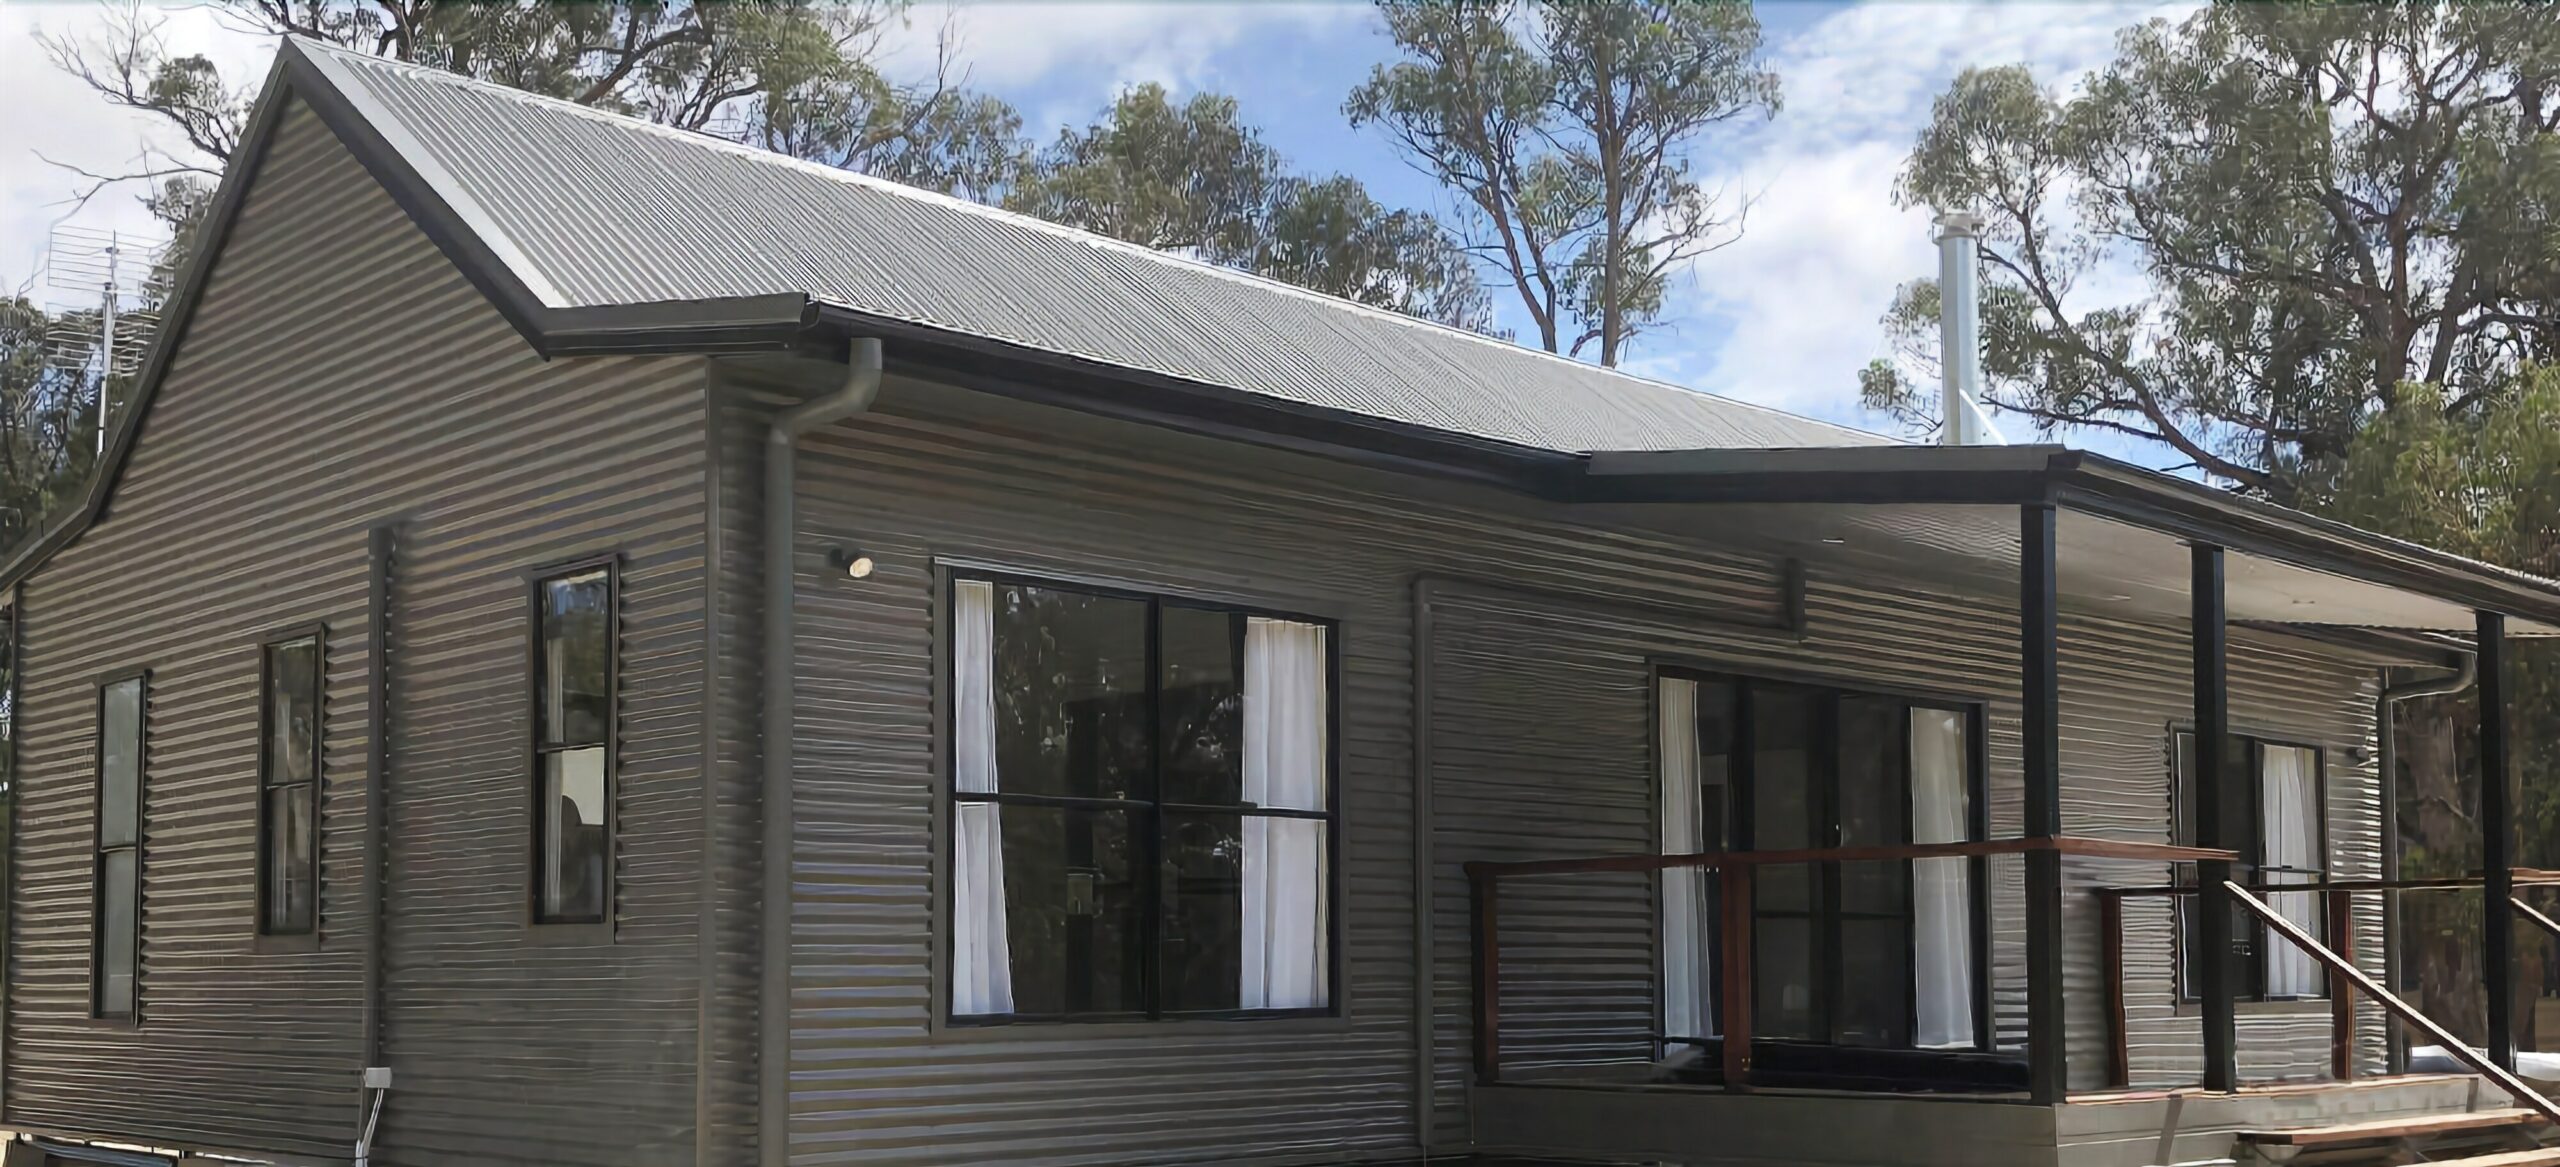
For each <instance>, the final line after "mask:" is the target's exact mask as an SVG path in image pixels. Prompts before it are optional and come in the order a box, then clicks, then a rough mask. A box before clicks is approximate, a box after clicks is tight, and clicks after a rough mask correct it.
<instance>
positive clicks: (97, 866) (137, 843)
mask: <svg viewBox="0 0 2560 1167" xmlns="http://www.w3.org/2000/svg"><path fill="white" fill-rule="evenodd" d="M127 684H130V685H133V686H134V687H135V691H134V719H133V739H134V740H133V838H132V839H131V840H130V841H124V842H117V843H109V842H108V841H107V837H106V829H107V749H106V747H107V694H108V692H109V690H112V689H115V688H117V687H119V686H122V685H127ZM91 697H92V700H91V705H90V710H91V713H92V714H93V715H94V717H95V726H94V729H93V731H92V733H91V745H92V747H93V749H94V751H95V752H94V754H93V755H92V758H91V766H90V781H91V785H90V806H91V808H92V813H91V815H90V816H89V844H90V846H89V1016H90V1018H91V1019H92V1020H96V1021H104V1022H110V1023H115V1024H122V1025H129V1026H138V1025H140V1024H141V1023H142V979H143V978H142V966H143V959H142V957H143V953H142V902H143V894H142V884H143V878H144V869H145V868H146V867H147V866H148V858H149V857H148V852H147V848H146V841H147V840H146V836H147V834H148V832H147V830H146V829H145V828H146V826H147V824H146V822H145V816H144V812H145V810H146V808H147V807H148V806H149V803H150V799H149V797H148V796H147V793H146V792H147V790H148V788H149V786H150V774H151V670H150V669H149V668H134V669H124V670H120V671H117V672H113V673H109V674H107V675H105V676H102V677H100V678H98V681H97V684H96V687H95V688H94V689H93V690H92V693H91ZM118 852H131V853H132V855H133V883H132V887H131V889H130V894H131V896H132V902H131V903H129V904H127V905H126V915H125V919H126V920H127V921H128V922H129V925H130V927H131V928H132V931H133V941H132V950H133V974H132V977H133V987H132V990H131V994H130V997H131V999H130V1000H129V1001H128V1002H127V1003H126V1006H125V1008H124V1009H123V1011H121V1012H117V1011H111V1010H109V1009H108V1008H107V857H108V856H109V855H110V854H114V853H118Z"/></svg>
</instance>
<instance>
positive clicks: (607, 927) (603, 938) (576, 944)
mask: <svg viewBox="0 0 2560 1167" xmlns="http://www.w3.org/2000/svg"><path fill="white" fill-rule="evenodd" d="M524 938H525V943H527V944H533V945H538V946H541V947H544V948H611V947H613V943H614V937H613V923H612V921H609V920H608V921H603V922H600V923H593V924H545V923H542V922H541V921H539V920H535V921H529V922H527V923H526V924H525V928H524Z"/></svg>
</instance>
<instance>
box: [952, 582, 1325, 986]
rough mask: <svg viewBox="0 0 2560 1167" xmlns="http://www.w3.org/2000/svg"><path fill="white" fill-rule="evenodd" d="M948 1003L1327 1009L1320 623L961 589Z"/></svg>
mask: <svg viewBox="0 0 2560 1167" xmlns="http://www.w3.org/2000/svg"><path fill="white" fill-rule="evenodd" d="M950 611H951V617H952V636H951V646H952V660H951V685H952V700H951V710H952V728H951V732H952V741H951V749H952V752H951V757H952V765H953V773H952V798H953V814H952V824H953V831H952V878H951V894H952V910H951V923H952V938H951V1012H952V1014H953V1015H954V1016H957V1017H977V1018H990V1017H1011V1018H1017V1019H1027V1018H1070V1017H1093V1016H1136V1017H1152V1016H1164V1015H1195V1016H1196V1015H1204V1014H1227V1013H1246V1012H1274V1011H1306V1010H1317V1009H1324V1008H1328V1007H1329V1005H1330V1002H1331V999H1332V998H1331V992H1332V983H1331V980H1332V971H1331V969H1332V951H1333V947H1332V946H1333V932H1332V929H1333V909H1332V903H1331V894H1332V882H1331V855H1332V853H1333V850H1334V829H1335V818H1334V813H1333V791H1332V781H1333V771H1332V765H1333V763H1332V733H1333V723H1332V695H1331V687H1332V672H1333V656H1332V652H1333V649H1332V643H1331V640H1332V629H1331V628H1329V627H1328V626H1326V625H1324V624H1321V623H1317V622H1314V621H1308V620H1298V619H1289V618H1285V617H1280V616H1272V615H1263V614H1259V613H1253V612H1247V611H1243V610H1239V609H1230V608H1221V607H1212V606H1208V605H1203V604H1195V603H1190V602H1187V601H1177V600H1169V599H1158V598H1155V597H1151V596H1142V595H1126V594H1120V593H1107V592H1101V591H1095V590H1090V589H1079V588H1068V587H1059V586H1055V585H1050V584H1045V583H1032V582H1025V581H1007V580H994V579H961V580H955V581H953V584H952V590H951V607H950Z"/></svg>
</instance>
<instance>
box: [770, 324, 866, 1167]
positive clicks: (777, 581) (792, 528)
mask: <svg viewBox="0 0 2560 1167" xmlns="http://www.w3.org/2000/svg"><path fill="white" fill-rule="evenodd" d="M845 366H846V367H845V375H844V384H843V385H841V386H838V387H837V388H835V389H834V390H831V391H829V392H827V393H825V394H823V395H821V396H818V397H814V398H811V399H810V400H807V401H804V402H801V403H800V404H798V405H794V406H792V407H791V408H789V409H786V410H783V411H782V412H781V413H780V414H779V415H777V416H775V418H774V419H773V428H772V429H770V430H768V431H766V433H765V445H764V784H763V789H764V854H763V862H762V867H763V869H764V903H763V907H764V927H763V932H762V936H763V944H764V948H763V960H762V961H761V962H760V963H761V968H760V969H759V972H760V977H759V980H758V982H757V986H756V990H757V991H756V1161H757V1163H758V1164H760V1165H761V1167H787V1164H789V1162H790V1160H791V1147H790V1141H791V885H792V846H791V834H792V807H791V799H792V789H791V734H792V716H793V712H794V710H793V708H792V680H793V674H794V669H793V664H794V662H793V659H792V658H793V653H792V650H793V647H794V643H795V641H796V639H797V637H798V633H799V629H798V623H797V621H796V620H795V618H794V611H793V608H794V604H795V603H796V601H797V599H798V589H797V588H796V587H794V586H793V585H794V581H793V578H792V555H791V551H792V544H793V541H794V538H795V536H796V534H797V531H798V527H799V508H798V506H797V505H796V504H797V502H798V498H797V492H798V485H799V478H800V473H799V471H800V465H799V464H800V439H801V438H802V437H803V436H804V435H806V434H808V433H809V431H811V430H814V429H817V428H818V427H820V426H824V425H828V424H831V423H834V422H838V421H842V420H844V419H845V418H848V417H851V416H853V415H855V414H857V413H861V412H862V411H864V410H866V409H869V408H871V403H872V402H873V401H875V400H878V398H879V396H880V342H879V341H878V340H876V339H871V338H862V339H857V340H855V341H854V342H853V347H852V351H851V352H849V353H847V354H846V358H845Z"/></svg>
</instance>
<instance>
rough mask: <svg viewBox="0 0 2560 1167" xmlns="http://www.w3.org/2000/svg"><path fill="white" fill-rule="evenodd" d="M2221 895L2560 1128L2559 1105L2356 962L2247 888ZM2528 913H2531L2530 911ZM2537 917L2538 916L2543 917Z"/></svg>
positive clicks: (2229, 887) (2232, 886)
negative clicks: (2286, 916) (2423, 1011)
mask: <svg viewBox="0 0 2560 1167" xmlns="http://www.w3.org/2000/svg"><path fill="white" fill-rule="evenodd" d="M2222 890H2224V891H2226V892H2229V893H2230V895H2231V899H2232V902H2234V903H2237V904H2239V905H2240V906H2241V907H2242V908H2243V909H2245V910H2246V911H2248V913H2249V914H2250V915H2253V916H2256V917H2257V918H2258V920H2259V922H2260V923H2263V924H2265V925H2266V926H2267V929H2268V930H2269V931H2271V932H2274V933H2275V934H2276V935H2279V936H2282V937H2284V938H2285V939H2286V940H2287V941H2289V942H2291V943H2292V944H2293V946H2294V947H2296V948H2299V949H2301V950H2302V951H2303V952H2305V953H2307V954H2309V955H2310V957H2311V959H2313V960H2316V961H2319V962H2320V963H2321V964H2322V965H2324V966H2326V967H2327V968H2328V970H2329V973H2330V975H2331V976H2332V977H2334V978H2336V979H2338V980H2343V981H2344V982H2346V983H2347V984H2350V985H2353V986H2355V987H2356V988H2358V989H2361V990H2363V991H2364V994H2365V996H2368V997H2371V998H2373V999H2374V1001H2375V1002H2376V1003H2378V1004H2380V1005H2381V1006H2382V1007H2383V1008H2384V1009H2385V1010H2387V1011H2389V1012H2390V1013H2391V1014H2392V1015H2393V1016H2395V1017H2398V1018H2399V1019H2400V1020H2402V1021H2404V1022H2407V1023H2408V1024H2409V1026H2410V1027H2411V1028H2413V1029H2416V1030H2417V1031H2418V1032H2420V1033H2424V1034H2426V1035H2427V1036H2428V1037H2431V1038H2434V1039H2435V1041H2436V1044H2437V1045H2439V1046H2442V1047H2443V1048H2444V1051H2445V1053H2446V1054H2447V1055H2449V1056H2451V1057H2452V1058H2453V1060H2455V1061H2458V1062H2461V1063H2462V1064H2463V1065H2465V1066H2468V1067H2470V1068H2471V1070H2472V1072H2473V1073H2476V1074H2478V1075H2480V1076H2481V1077H2483V1078H2487V1079H2488V1080H2490V1081H2491V1082H2494V1083H2496V1084H2497V1086H2498V1088H2499V1089H2501V1090H2504V1091H2506V1092H2507V1093H2508V1094H2509V1095H2512V1096H2513V1097H2514V1098H2515V1100H2516V1101H2518V1102H2520V1103H2523V1104H2524V1105H2525V1106H2526V1107H2528V1108H2530V1109H2532V1110H2533V1111H2534V1112H2535V1113H2537V1114H2540V1115H2541V1116H2542V1117H2544V1118H2546V1119H2549V1120H2550V1121H2552V1122H2554V1123H2560V1104H2555V1103H2553V1102H2552V1101H2551V1100H2550V1099H2548V1098H2545V1097H2543V1096H2542V1094H2541V1092H2539V1091H2537V1090H2535V1089H2534V1088H2533V1087H2531V1086H2528V1085H2526V1084H2525V1082H2524V1079H2522V1078H2518V1077H2516V1076H2515V1075H2514V1074H2513V1073H2511V1072H2509V1071H2508V1070H2507V1068H2506V1067H2504V1066H2501V1065H2499V1064H2498V1063H2496V1062H2494V1061H2491V1060H2490V1059H2489V1057H2488V1055H2486V1054H2483V1053H2481V1052H2480V1051H2479V1050H2476V1049H2473V1048H2471V1046H2470V1044H2469V1043H2467V1042H2464V1041H2462V1040H2461V1039H2460V1038H2457V1037H2455V1036H2454V1035H2453V1033H2452V1032H2451V1031H2450V1030H2447V1029H2446V1028H2445V1027H2444V1026H2441V1025H2438V1024H2436V1022H2435V1020H2434V1019H2433V1018H2431V1017H2428V1016H2427V1015H2426V1014H2424V1013H2420V1012H2418V1010H2417V1009H2416V1008H2415V1007H2414V1006H2411V1005H2410V1004H2409V1003H2408V1002H2406V1001H2403V1000H2401V999H2400V998H2399V997H2397V996H2394V995H2392V992H2391V990H2389V989H2386V988H2384V987H2382V983H2381V982H2380V981H2376V980H2374V979H2373V978H2372V977H2371V976H2369V975H2367V974H2366V973H2365V971H2364V970H2363V969H2360V968H2357V967H2356V966H2355V962H2354V961H2351V960H2348V959H2347V958H2345V957H2343V956H2340V955H2338V954H2337V953H2335V952H2332V951H2330V950H2329V947H2328V946H2327V945H2324V944H2322V943H2320V942H2319V941H2318V940H2315V939H2313V938H2312V936H2311V934H2310V933H2308V932H2305V931H2303V930H2302V926H2301V925H2299V924H2296V923H2294V922H2293V921H2292V920H2289V919H2286V918H2285V915H2284V913H2282V912H2279V911H2277V910H2275V909H2274V908H2272V907H2269V906H2267V902H2266V901H2265V900H2261V899H2259V898H2258V897H2256V896H2253V895H2250V894H2249V891H2248V889H2247V888H2244V887H2241V886H2240V885H2239V884H2237V883H2233V882H2230V881H2228V880H2226V881H2224V882H2223V885H2222ZM2287 890H2291V889H2290V888H2288V889H2287ZM2518 906H2522V905H2518ZM2527 910H2528V911H2530V909H2527ZM2535 914H2537V915H2539V913H2535Z"/></svg>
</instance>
